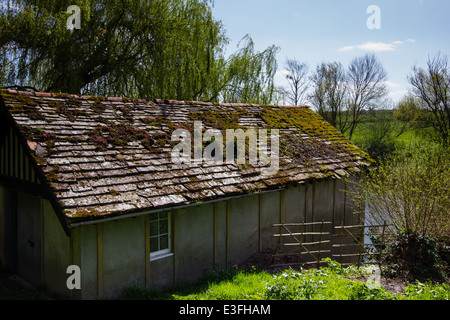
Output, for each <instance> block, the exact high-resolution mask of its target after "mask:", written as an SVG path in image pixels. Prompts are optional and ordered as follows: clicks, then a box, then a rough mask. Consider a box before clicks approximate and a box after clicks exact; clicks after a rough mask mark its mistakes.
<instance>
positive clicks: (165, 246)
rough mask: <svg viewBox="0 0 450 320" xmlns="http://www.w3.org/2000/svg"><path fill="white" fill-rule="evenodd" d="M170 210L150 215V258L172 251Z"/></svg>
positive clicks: (165, 254)
mask: <svg viewBox="0 0 450 320" xmlns="http://www.w3.org/2000/svg"><path fill="white" fill-rule="evenodd" d="M170 216H171V215H170V212H157V213H152V214H150V216H149V224H150V228H149V230H150V260H153V259H158V258H161V257H164V256H167V255H169V254H171V253H172V241H171V218H170Z"/></svg>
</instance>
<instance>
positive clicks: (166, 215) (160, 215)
mask: <svg viewBox="0 0 450 320" xmlns="http://www.w3.org/2000/svg"><path fill="white" fill-rule="evenodd" d="M168 217H169V216H168V214H167V212H161V213H160V214H159V219H160V220H161V219H167V218H168Z"/></svg>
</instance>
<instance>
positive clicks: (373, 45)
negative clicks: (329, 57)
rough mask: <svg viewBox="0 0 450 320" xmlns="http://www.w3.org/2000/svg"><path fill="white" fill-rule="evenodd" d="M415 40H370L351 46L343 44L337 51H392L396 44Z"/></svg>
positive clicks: (399, 44)
mask: <svg viewBox="0 0 450 320" xmlns="http://www.w3.org/2000/svg"><path fill="white" fill-rule="evenodd" d="M415 41H416V40H414V39H406V40H404V41H402V40H396V41H394V42H391V43H388V42H371V41H368V42H366V43H363V44H357V45H351V46H345V47H342V48H339V51H351V50H355V49H360V50H365V51H378V52H383V51H394V50H395V49H396V48H397V47H398V46H401V45H404V44H405V42H408V43H413V42H415Z"/></svg>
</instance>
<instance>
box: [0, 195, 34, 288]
mask: <svg viewBox="0 0 450 320" xmlns="http://www.w3.org/2000/svg"><path fill="white" fill-rule="evenodd" d="M5 196H6V197H5V200H6V201H5V202H6V208H5V209H6V216H5V217H6V225H7V226H10V227H9V228H6V229H7V234H6V241H7V243H6V258H7V259H6V261H5V262H6V263H5V265H6V267H7V269H8V270H9V271H11V272H14V273H17V275H18V276H20V277H21V278H23V279H24V280H26V281H28V282H30V283H31V284H35V285H36V284H40V282H41V201H40V198H39V197H36V196H32V195H29V194H26V193H22V192H15V191H12V190H8V191H7V192H6V194H5Z"/></svg>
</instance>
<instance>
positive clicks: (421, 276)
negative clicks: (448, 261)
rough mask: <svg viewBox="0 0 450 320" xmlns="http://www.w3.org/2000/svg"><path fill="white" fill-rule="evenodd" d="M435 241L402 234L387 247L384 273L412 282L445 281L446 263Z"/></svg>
mask: <svg viewBox="0 0 450 320" xmlns="http://www.w3.org/2000/svg"><path fill="white" fill-rule="evenodd" d="M439 253H440V248H439V246H438V244H437V243H436V241H435V240H433V239H431V238H429V237H426V236H422V235H419V234H417V233H411V232H402V233H399V234H398V235H397V236H396V238H395V239H394V240H393V241H392V242H391V243H390V244H389V245H388V246H387V248H386V256H385V258H384V259H385V262H386V263H387V265H388V266H389V267H388V268H386V269H385V270H384V273H385V274H386V275H388V276H391V277H406V278H407V279H409V280H410V281H414V280H419V281H427V280H430V281H436V282H442V281H445V278H446V275H445V263H444V261H443V260H442V258H441V256H440V254H439Z"/></svg>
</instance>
